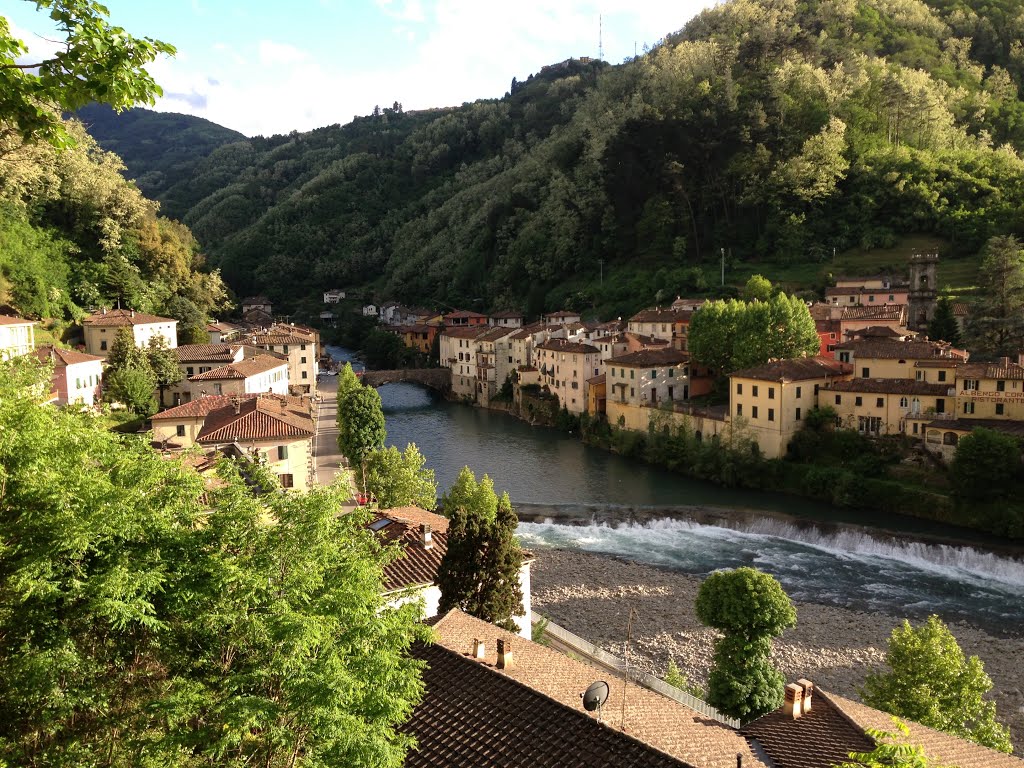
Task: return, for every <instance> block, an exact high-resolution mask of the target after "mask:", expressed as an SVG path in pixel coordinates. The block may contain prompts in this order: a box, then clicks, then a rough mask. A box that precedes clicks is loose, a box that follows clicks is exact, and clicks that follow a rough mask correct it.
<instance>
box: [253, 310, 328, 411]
mask: <svg viewBox="0 0 1024 768" xmlns="http://www.w3.org/2000/svg"><path fill="white" fill-rule="evenodd" d="M245 343H246V344H250V345H252V346H254V347H259V348H260V349H263V350H266V351H267V352H273V353H275V354H279V355H284V356H285V358H286V359H287V360H288V380H289V384H290V386H291V388H292V391H293V392H294V393H295V394H308V393H309V392H312V391H313V389H314V387H315V385H316V377H317V374H318V373H319V372H320V368H319V358H318V357H317V337H316V336H314V335H313V334H310V333H308V332H304V329H301V328H299V327H297V326H294V327H293V326H288V325H275V326H272V327H271V328H270V329H268V330H267V331H266V332H258V333H254V334H252V335H250V336H247V337H246V339H245ZM284 394H288V393H287V392H285V393H284Z"/></svg>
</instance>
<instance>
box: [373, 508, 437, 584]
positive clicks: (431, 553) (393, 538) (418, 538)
mask: <svg viewBox="0 0 1024 768" xmlns="http://www.w3.org/2000/svg"><path fill="white" fill-rule="evenodd" d="M385 520H391V521H392V522H390V523H387V524H386V525H384V526H383V527H377V528H376V529H374V528H373V526H375V525H377V526H379V525H380V524H381V523H383V522H384V521H385ZM424 522H426V521H424ZM427 524H428V525H430V526H431V529H433V524H432V523H427ZM421 525H423V523H415V522H412V521H408V522H407V521H403V520H397V519H394V518H393V517H392V515H391V514H390V513H384V514H381V515H378V516H377V517H375V518H374V520H373V521H372V522H371V523H370V527H371V529H372V530H376V531H377V533H378V534H379V535H380V536H381V538H383V539H384V540H385V541H387V542H388V543H396V542H397V543H398V545H399V546H400V547H401V549H402V553H401V554H400V555H399V556H398V557H397V558H396V559H395V560H392V561H391V562H390V563H388V564H387V565H386V566H384V589H385V591H386V592H394V591H396V590H400V589H408V588H410V587H420V586H423V585H426V584H433V583H434V582H436V581H437V569H438V567H439V566H440V565H441V558H443V557H444V554H445V552H447V551H448V533H447V530H446V531H444V532H439V531H435V530H431V534H430V538H431V546H430V548H429V549H428V548H425V547H424V546H423V541H422V533H421V528H420V526H421Z"/></svg>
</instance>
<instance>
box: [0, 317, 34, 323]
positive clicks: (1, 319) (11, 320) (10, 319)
mask: <svg viewBox="0 0 1024 768" xmlns="http://www.w3.org/2000/svg"><path fill="white" fill-rule="evenodd" d="M34 324H35V320H26V319H25V318H24V317H14V316H13V315H0V325H34Z"/></svg>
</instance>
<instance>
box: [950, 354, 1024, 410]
mask: <svg viewBox="0 0 1024 768" xmlns="http://www.w3.org/2000/svg"><path fill="white" fill-rule="evenodd" d="M956 414H957V416H958V417H959V418H962V419H1008V420H1013V421H1024V367H1021V366H1020V365H1018V364H1017V363H1014V362H1011V361H1010V358H1008V357H1004V358H1001V359H1000V360H999V361H998V362H994V363H968V364H967V365H961V366H960V367H959V368H957V369H956Z"/></svg>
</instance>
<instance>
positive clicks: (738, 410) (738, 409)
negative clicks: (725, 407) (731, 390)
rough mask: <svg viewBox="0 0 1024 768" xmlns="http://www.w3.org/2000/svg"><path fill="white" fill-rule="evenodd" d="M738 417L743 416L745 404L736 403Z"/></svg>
mask: <svg viewBox="0 0 1024 768" xmlns="http://www.w3.org/2000/svg"><path fill="white" fill-rule="evenodd" d="M736 415H737V416H742V415H743V403H736Z"/></svg>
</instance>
